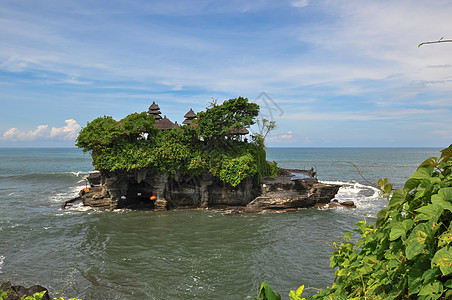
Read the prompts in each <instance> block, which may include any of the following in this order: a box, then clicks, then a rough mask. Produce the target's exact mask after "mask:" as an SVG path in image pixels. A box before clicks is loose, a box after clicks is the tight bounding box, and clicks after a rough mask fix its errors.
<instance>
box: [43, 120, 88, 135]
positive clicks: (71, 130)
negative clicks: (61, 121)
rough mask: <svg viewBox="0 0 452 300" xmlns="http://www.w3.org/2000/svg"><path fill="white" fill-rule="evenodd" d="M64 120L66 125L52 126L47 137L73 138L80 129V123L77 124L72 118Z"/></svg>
mask: <svg viewBox="0 0 452 300" xmlns="http://www.w3.org/2000/svg"><path fill="white" fill-rule="evenodd" d="M65 122H66V124H67V125H66V126H64V127H60V128H56V127H52V130H51V131H50V135H49V138H55V137H58V138H60V139H63V140H72V139H75V138H76V137H77V134H78V132H79V131H80V128H81V127H80V125H79V124H77V121H75V120H74V119H69V120H65Z"/></svg>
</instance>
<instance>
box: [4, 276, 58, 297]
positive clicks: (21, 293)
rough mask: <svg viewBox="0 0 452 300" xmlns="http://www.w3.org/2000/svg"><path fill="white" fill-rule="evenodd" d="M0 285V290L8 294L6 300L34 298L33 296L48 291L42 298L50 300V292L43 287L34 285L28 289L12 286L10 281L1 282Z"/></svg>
mask: <svg viewBox="0 0 452 300" xmlns="http://www.w3.org/2000/svg"><path fill="white" fill-rule="evenodd" d="M0 283H1V284H0V290H3V291H5V292H6V293H7V296H6V298H4V299H5V300H16V299H17V300H19V299H23V297H26V296H33V294H35V293H40V292H43V291H46V293H45V294H44V296H43V297H42V300H50V296H49V291H48V290H47V289H46V288H45V287H43V286H40V285H32V286H31V287H29V288H26V287H24V286H22V285H12V284H11V282H10V281H9V280H8V281H1V282H0ZM2 299H3V298H2Z"/></svg>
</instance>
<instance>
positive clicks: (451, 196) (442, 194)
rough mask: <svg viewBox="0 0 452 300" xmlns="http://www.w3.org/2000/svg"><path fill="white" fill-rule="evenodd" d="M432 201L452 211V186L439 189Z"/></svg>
mask: <svg viewBox="0 0 452 300" xmlns="http://www.w3.org/2000/svg"><path fill="white" fill-rule="evenodd" d="M432 203H435V204H438V205H441V206H442V207H443V208H444V209H447V210H449V211H452V187H447V188H441V189H439V191H438V194H437V195H433V196H432Z"/></svg>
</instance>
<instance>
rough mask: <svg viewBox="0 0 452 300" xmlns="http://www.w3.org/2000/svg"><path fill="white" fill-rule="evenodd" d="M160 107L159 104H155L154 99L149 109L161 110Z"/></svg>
mask: <svg viewBox="0 0 452 300" xmlns="http://www.w3.org/2000/svg"><path fill="white" fill-rule="evenodd" d="M159 109H160V107H159V106H158V105H157V104H155V101H152V104H151V106H149V110H159ZM159 113H160V112H159Z"/></svg>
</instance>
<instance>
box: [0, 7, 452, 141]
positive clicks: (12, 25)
mask: <svg viewBox="0 0 452 300" xmlns="http://www.w3.org/2000/svg"><path fill="white" fill-rule="evenodd" d="M451 15H452V2H451V1H449V0H448V1H441V0H437V1H424V0H412V1H410V0H398V1H388V0H381V1H380V0H379V1H363V0H334V1H329V0H318V1H314V0H279V1H273V0H272V1H270V0H268V1H267V0H254V1H248V0H240V1H238V0H229V1H219V0H216V1H210V0H193V1H187V0H175V1H171V0H161V1H160V0H156V1H153V0H127V1H125V0H124V1H120V0H95V1H93V0H73V1H69V0H68V1H65V0H40V1H29V0H28V1H26V0H2V1H1V2H0V105H1V108H0V147H73V146H74V141H75V138H76V137H77V134H78V132H79V130H80V129H81V128H82V127H84V126H86V124H87V122H89V121H92V120H93V119H95V118H97V117H99V116H104V115H107V116H112V117H113V118H114V119H116V120H120V119H121V118H124V117H125V116H127V115H128V114H130V113H133V112H142V111H147V110H148V107H149V106H150V105H151V104H152V101H155V102H156V103H157V104H158V105H159V106H160V110H161V112H162V116H163V115H166V116H167V117H168V118H169V119H170V120H172V121H177V122H178V123H181V122H182V121H183V120H184V118H183V116H184V114H185V113H186V112H187V111H188V110H189V109H190V108H193V110H194V111H200V110H204V109H205V108H206V107H207V106H208V104H209V102H210V101H212V99H217V100H218V101H220V102H221V101H223V100H226V99H230V98H236V97H238V96H243V97H246V98H248V99H249V100H250V101H253V102H256V103H258V104H259V105H260V106H261V116H260V118H267V119H271V120H274V121H276V123H277V125H278V128H277V129H276V130H274V131H273V132H271V134H270V135H269V136H268V137H267V140H266V144H267V146H269V147H277V146H280V147H443V148H444V147H447V146H449V145H450V144H451V143H452V99H451V98H452V97H451V95H452V55H451V54H452V43H441V44H431V45H423V46H421V47H418V45H419V44H420V43H421V42H426V41H434V40H439V39H440V38H442V37H444V39H452V19H451V18H450V16H451ZM256 130H257V129H256V128H254V127H253V128H251V129H250V131H251V132H254V131H256Z"/></svg>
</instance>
